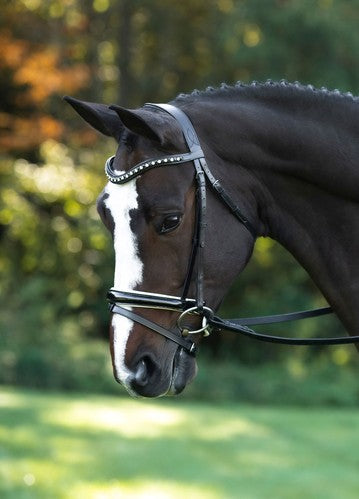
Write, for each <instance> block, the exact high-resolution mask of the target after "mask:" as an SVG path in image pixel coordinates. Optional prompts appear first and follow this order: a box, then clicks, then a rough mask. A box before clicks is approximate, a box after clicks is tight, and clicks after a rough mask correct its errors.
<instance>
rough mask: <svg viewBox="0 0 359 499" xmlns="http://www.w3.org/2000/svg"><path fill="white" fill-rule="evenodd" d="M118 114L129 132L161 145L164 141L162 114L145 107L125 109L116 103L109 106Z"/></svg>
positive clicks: (164, 131) (164, 132)
mask: <svg viewBox="0 0 359 499" xmlns="http://www.w3.org/2000/svg"><path fill="white" fill-rule="evenodd" d="M110 109H113V110H114V111H115V112H116V113H117V115H118V116H119V118H120V120H121V121H122V123H123V124H124V125H125V127H126V128H128V129H129V130H131V132H134V133H136V134H137V135H142V136H144V137H147V138H148V139H150V140H154V141H155V142H160V143H161V144H162V145H163V144H164V143H165V142H166V137H165V135H166V125H167V126H168V122H165V119H164V117H163V115H160V114H156V113H154V112H151V111H149V110H146V109H135V110H130V109H125V108H124V107H120V106H117V105H112V106H110Z"/></svg>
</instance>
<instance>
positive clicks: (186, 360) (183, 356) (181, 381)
mask: <svg viewBox="0 0 359 499" xmlns="http://www.w3.org/2000/svg"><path fill="white" fill-rule="evenodd" d="M196 373H197V364H196V361H195V360H194V358H193V357H192V356H191V355H189V354H188V353H187V352H185V351H184V350H183V348H181V347H180V348H178V349H177V351H176V353H175V356H174V358H173V363H172V378H171V383H170V386H169V389H168V392H167V393H166V395H178V394H180V393H181V392H183V390H184V389H185V387H186V386H187V385H188V384H189V383H190V382H191V381H192V380H193V378H194V377H195V375H196Z"/></svg>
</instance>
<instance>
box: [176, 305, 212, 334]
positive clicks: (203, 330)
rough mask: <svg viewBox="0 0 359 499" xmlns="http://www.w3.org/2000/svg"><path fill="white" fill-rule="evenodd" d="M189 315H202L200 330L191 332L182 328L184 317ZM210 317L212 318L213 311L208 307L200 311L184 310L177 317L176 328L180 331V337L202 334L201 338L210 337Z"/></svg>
mask: <svg viewBox="0 0 359 499" xmlns="http://www.w3.org/2000/svg"><path fill="white" fill-rule="evenodd" d="M204 312H205V313H204ZM189 314H194V315H195V314H197V315H198V314H203V317H202V327H201V328H199V329H194V330H191V329H188V327H184V326H183V325H182V322H183V320H184V318H185V317H186V315H189ZM212 316H213V310H212V309H211V308H209V307H203V308H202V309H199V308H198V307H191V308H188V309H187V310H185V311H184V312H182V313H181V315H180V316H179V317H178V319H177V327H178V329H179V330H180V331H181V335H182V336H183V337H186V336H188V335H189V334H198V333H203V336H204V337H206V336H209V335H210V331H209V323H208V317H212Z"/></svg>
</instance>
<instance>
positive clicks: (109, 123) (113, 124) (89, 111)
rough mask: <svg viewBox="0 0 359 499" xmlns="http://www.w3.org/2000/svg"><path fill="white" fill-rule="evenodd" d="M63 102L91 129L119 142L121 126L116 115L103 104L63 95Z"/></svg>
mask: <svg viewBox="0 0 359 499" xmlns="http://www.w3.org/2000/svg"><path fill="white" fill-rule="evenodd" d="M64 100H65V101H66V102H68V103H69V104H70V105H71V106H72V107H73V108H74V109H75V111H76V112H77V113H78V114H79V115H80V116H81V117H82V118H83V119H84V120H85V121H86V122H87V123H89V125H91V126H92V127H93V128H95V129H96V130H98V131H99V132H101V133H103V134H104V135H108V136H110V137H114V138H115V139H116V140H117V141H118V140H119V138H120V136H121V133H122V131H123V125H122V123H121V120H120V118H119V116H118V114H117V113H116V112H115V111H113V110H112V109H110V108H109V107H108V106H106V105H105V104H97V103H96V102H85V101H81V100H78V99H74V98H73V97H69V96H68V95H65V97H64Z"/></svg>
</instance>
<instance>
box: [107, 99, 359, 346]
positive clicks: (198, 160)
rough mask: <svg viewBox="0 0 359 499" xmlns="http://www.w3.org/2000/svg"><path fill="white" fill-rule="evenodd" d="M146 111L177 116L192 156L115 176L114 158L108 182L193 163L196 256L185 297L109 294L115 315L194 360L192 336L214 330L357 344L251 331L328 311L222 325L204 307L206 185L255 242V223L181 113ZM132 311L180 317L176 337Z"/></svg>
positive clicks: (167, 107)
mask: <svg viewBox="0 0 359 499" xmlns="http://www.w3.org/2000/svg"><path fill="white" fill-rule="evenodd" d="M146 107H149V108H152V109H156V110H158V109H162V110H163V111H165V112H167V113H168V114H170V115H171V116H173V117H174V118H175V119H176V120H177V122H178V124H179V125H180V126H181V128H182V133H183V136H184V139H185V142H186V144H187V146H188V149H189V152H187V153H180V154H175V155H171V156H166V157H163V158H155V159H149V160H146V161H142V162H141V163H138V164H137V165H135V166H134V167H132V168H131V169H130V170H128V171H127V172H124V173H116V171H115V170H114V169H113V160H114V156H112V157H110V158H109V159H108V160H107V161H106V165H105V172H106V175H107V177H108V180H109V181H110V182H112V183H114V184H124V183H126V182H129V181H130V180H132V179H134V178H136V177H138V176H139V175H142V174H143V173H145V172H146V171H148V170H151V169H153V168H161V167H164V166H166V167H171V166H177V165H180V164H182V163H187V162H193V165H194V168H195V177H196V184H197V190H196V216H195V228H194V236H193V243H192V250H191V255H190V259H189V264H188V269H187V275H186V279H185V283H184V287H183V291H182V296H181V297H175V296H170V295H162V294H158V293H147V292H143V291H131V292H128V291H120V290H116V289H113V288H111V289H110V291H109V292H108V293H107V300H108V302H109V309H110V311H111V312H112V313H115V314H120V315H122V316H124V317H127V318H128V319H130V320H132V321H135V322H137V323H139V324H142V325H143V326H145V327H147V328H149V329H151V330H152V331H155V332H156V333H159V334H161V335H162V336H164V337H166V338H168V339H170V340H171V341H173V342H175V343H177V344H178V345H180V346H181V347H182V348H184V349H185V350H186V351H187V352H188V353H190V354H191V355H195V353H196V345H195V343H193V342H192V341H191V340H190V339H189V337H188V336H189V335H191V334H198V333H202V334H203V335H204V336H207V335H208V334H209V332H210V331H212V330H213V329H216V330H223V329H225V330H229V331H234V332H236V333H241V334H243V335H245V336H249V337H251V338H254V339H257V340H260V341H267V342H271V343H284V344H291V345H315V344H317V345H318V344H319V345H338V344H345V343H356V342H359V336H348V337H339V338H286V337H282V336H271V335H267V334H261V333H257V332H255V331H253V330H252V329H250V328H249V327H248V326H249V325H253V324H272V323H278V322H287V321H293V320H298V319H305V318H309V317H316V316H320V315H325V314H329V313H332V312H333V310H332V309H331V308H330V307H325V308H319V309H314V310H306V311H302V312H293V313H289V314H281V315H271V316H264V317H250V318H240V319H221V318H220V317H217V316H216V315H215V314H214V312H213V311H212V310H211V309H210V308H209V307H207V306H206V303H205V299H204V270H203V268H204V266H203V251H204V247H205V231H206V184H207V182H208V184H209V186H210V187H211V188H212V190H213V192H215V194H216V195H217V196H218V197H219V199H220V200H221V201H222V202H223V203H224V204H225V205H226V206H227V208H228V209H229V211H230V212H231V213H232V214H233V215H234V216H235V217H236V218H237V219H238V221H239V222H240V223H241V224H243V225H244V227H246V229H247V230H248V231H249V232H250V234H251V235H252V236H253V238H254V239H255V238H256V237H257V232H256V230H255V228H254V226H253V225H252V224H251V222H250V221H249V220H248V219H247V218H246V217H245V216H244V215H243V213H242V211H241V209H240V208H239V206H238V205H237V204H236V203H235V202H233V200H232V199H231V197H230V196H229V195H228V193H227V192H226V191H225V189H224V188H223V187H222V185H221V184H220V182H219V180H217V179H216V178H215V177H214V176H213V175H212V173H211V171H210V169H209V168H208V165H207V163H206V160H205V157H204V153H203V151H202V148H201V146H200V143H199V140H198V137H197V134H196V132H195V130H194V128H193V125H192V123H191V121H190V120H189V118H188V116H187V115H186V114H185V113H184V112H183V111H182V110H181V109H179V108H177V107H175V106H172V105H170V104H146ZM195 268H196V274H197V278H196V296H195V298H189V297H188V292H189V287H190V284H191V282H192V279H193V274H194V270H195ZM132 307H136V308H149V309H162V310H171V311H175V312H179V313H180V315H179V317H178V320H177V328H178V333H179V334H178V333H176V332H173V331H170V330H168V329H165V328H164V327H162V326H160V325H159V324H156V323H154V322H152V321H150V320H148V319H146V318H144V317H143V316H141V315H139V314H137V313H135V312H133V311H132ZM187 315H197V316H200V317H201V318H202V326H201V327H200V328H199V329H196V330H191V329H190V328H189V326H187V325H186V324H185V322H186V316H187Z"/></svg>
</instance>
